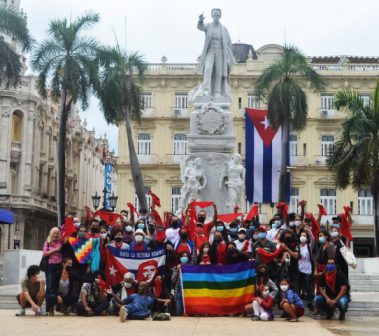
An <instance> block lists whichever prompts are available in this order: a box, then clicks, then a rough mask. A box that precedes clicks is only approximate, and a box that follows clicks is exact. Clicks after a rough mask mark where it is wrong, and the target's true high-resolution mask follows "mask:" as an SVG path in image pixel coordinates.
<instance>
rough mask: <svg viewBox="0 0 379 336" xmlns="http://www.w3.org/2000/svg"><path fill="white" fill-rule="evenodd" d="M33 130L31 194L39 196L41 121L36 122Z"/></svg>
mask: <svg viewBox="0 0 379 336" xmlns="http://www.w3.org/2000/svg"><path fill="white" fill-rule="evenodd" d="M36 126H38V127H36V130H35V142H34V165H33V166H34V181H33V193H34V194H37V192H38V194H39V195H41V190H39V170H40V158H41V134H42V133H41V132H42V128H43V121H42V120H37V121H36Z"/></svg>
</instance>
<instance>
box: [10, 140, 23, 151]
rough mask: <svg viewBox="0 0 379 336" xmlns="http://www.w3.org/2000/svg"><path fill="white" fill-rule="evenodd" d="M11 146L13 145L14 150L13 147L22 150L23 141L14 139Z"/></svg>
mask: <svg viewBox="0 0 379 336" xmlns="http://www.w3.org/2000/svg"><path fill="white" fill-rule="evenodd" d="M11 147H12V150H13V148H17V149H20V150H21V142H19V141H12V144H11Z"/></svg>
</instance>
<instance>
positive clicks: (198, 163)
mask: <svg viewBox="0 0 379 336" xmlns="http://www.w3.org/2000/svg"><path fill="white" fill-rule="evenodd" d="M202 163H203V159H201V158H197V159H195V166H196V167H200V166H201V164H202Z"/></svg>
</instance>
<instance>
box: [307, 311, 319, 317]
mask: <svg viewBox="0 0 379 336" xmlns="http://www.w3.org/2000/svg"><path fill="white" fill-rule="evenodd" d="M309 317H310V318H313V319H320V318H321V314H320V313H319V312H316V311H315V312H314V313H313V314H310V315H309Z"/></svg>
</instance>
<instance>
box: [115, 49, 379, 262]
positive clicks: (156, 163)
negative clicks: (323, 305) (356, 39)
mask: <svg viewBox="0 0 379 336" xmlns="http://www.w3.org/2000/svg"><path fill="white" fill-rule="evenodd" d="M233 48H234V51H235V54H236V59H237V61H238V62H239V63H238V64H236V67H235V68H234V70H233V71H232V73H231V78H230V84H231V88H232V95H233V106H232V108H231V111H232V113H233V115H234V119H233V121H234V134H235V135H236V137H237V140H236V147H235V152H236V153H240V154H241V155H242V156H243V157H244V155H245V153H246V151H245V146H246V145H245V117H244V111H245V108H246V107H257V108H259V107H260V108H264V104H260V103H257V102H256V101H255V99H254V97H253V95H252V92H253V85H254V81H255V80H256V79H257V78H258V76H259V75H260V74H261V73H262V70H263V69H264V68H265V67H267V66H268V65H269V64H270V63H271V62H272V61H273V60H275V59H276V58H277V57H278V54H279V53H280V52H281V46H279V45H265V46H263V47H261V48H259V49H258V50H256V51H254V49H253V48H252V47H251V46H249V45H244V44H238V43H237V44H234V45H233ZM163 61H166V59H165V58H163ZM308 62H309V63H310V64H311V65H312V66H313V67H314V69H316V70H317V71H318V72H319V73H320V74H321V75H323V76H324V77H325V80H326V82H327V84H328V87H327V91H326V92H325V94H323V95H321V96H320V95H315V94H314V93H312V92H311V91H310V90H309V88H308V85H307V83H306V82H303V83H302V87H303V89H304V90H305V91H306V93H307V95H308V100H309V111H308V112H309V119H308V123H307V128H306V130H305V131H304V132H302V133H297V132H294V131H291V133H290V134H291V135H290V155H291V167H292V170H291V201H290V204H289V208H290V211H294V212H297V211H298V209H297V202H298V201H299V200H302V199H305V200H307V202H308V206H307V210H308V211H311V212H313V213H317V209H318V208H317V203H319V202H322V203H324V204H325V208H326V211H327V213H328V214H329V216H327V217H326V218H323V223H324V225H325V227H327V226H328V222H329V225H330V226H331V223H332V220H331V217H333V216H332V215H333V214H336V213H339V212H342V211H343V206H344V205H349V206H351V207H352V209H353V218H354V225H353V233H352V234H353V237H354V238H355V243H354V247H355V252H356V254H357V255H359V256H364V255H371V256H372V254H373V202H372V197H371V194H370V191H369V190H366V189H365V190H360V191H359V192H355V191H353V190H352V189H351V188H349V189H347V190H336V189H335V187H334V185H333V181H332V178H331V173H330V171H329V170H328V167H327V166H326V153H327V150H328V148H329V147H330V146H332V145H333V143H334V141H335V140H336V138H337V133H338V128H339V125H340V124H341V122H342V120H343V119H344V118H345V116H344V115H343V114H342V113H340V112H338V111H336V110H334V109H333V96H334V94H335V93H336V92H337V91H339V90H342V89H345V88H351V89H354V90H358V91H359V92H360V93H361V94H362V96H363V97H364V99H365V100H367V101H368V100H369V95H370V94H371V93H372V91H373V88H374V87H375V85H376V81H377V78H378V75H379V63H378V58H367V57H348V56H347V57H346V56H344V57H340V56H338V57H309V59H308ZM148 69H149V70H148V71H147V72H146V80H145V84H144V87H143V91H144V98H145V102H146V105H145V106H146V109H145V111H144V116H143V120H142V122H141V124H136V123H134V124H133V126H132V129H133V140H134V144H135V147H136V150H137V153H138V156H139V161H140V164H141V166H142V170H143V178H144V184H145V186H146V190H148V189H149V188H152V189H153V191H154V192H155V193H156V194H157V195H158V196H160V198H161V200H162V210H160V211H161V212H163V211H164V210H165V211H167V210H170V211H175V210H176V209H177V207H178V200H179V197H180V187H181V186H182V181H181V178H180V167H179V164H180V159H181V157H183V156H186V154H187V143H186V135H187V134H188V133H189V116H190V113H191V108H190V107H188V106H187V97H188V93H189V91H190V90H191V89H193V88H194V87H195V86H196V85H198V84H199V83H200V82H201V81H202V75H201V74H200V73H199V72H198V71H197V63H193V64H170V63H159V64H149V68H148ZM118 179H119V184H118V186H119V202H120V204H126V202H130V201H131V200H135V204H136V205H137V206H138V204H137V199H136V197H135V191H134V186H133V181H132V177H131V173H130V165H129V157H128V146H127V138H126V130H125V125H124V124H122V125H120V128H119V159H118ZM209 201H211V200H209ZM250 207H251V205H250V204H248V202H246V204H245V208H244V211H245V212H248V211H249V209H250ZM274 210H276V209H274V208H272V207H271V206H270V204H260V213H261V214H260V221H261V222H262V223H267V222H268V221H269V220H270V219H271V218H272V215H273V213H274Z"/></svg>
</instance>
